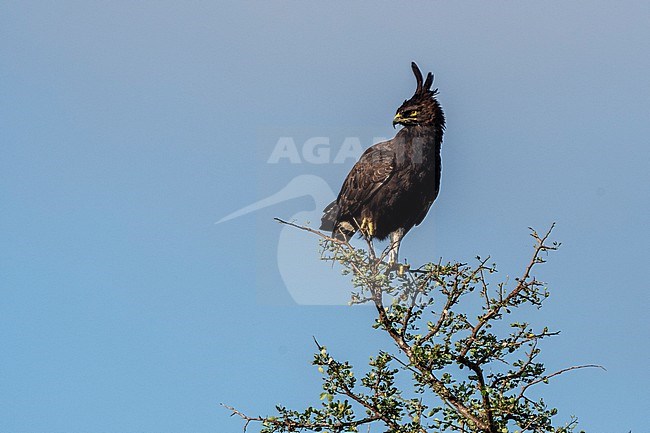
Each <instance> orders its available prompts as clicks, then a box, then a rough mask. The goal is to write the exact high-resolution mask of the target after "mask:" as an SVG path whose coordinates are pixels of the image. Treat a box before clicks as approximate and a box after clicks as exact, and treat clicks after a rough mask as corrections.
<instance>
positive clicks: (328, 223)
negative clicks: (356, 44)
mask: <svg viewBox="0 0 650 433" xmlns="http://www.w3.org/2000/svg"><path fill="white" fill-rule="evenodd" d="M411 69H412V70H413V74H414V75H415V80H416V83H417V87H416V89H415V94H414V95H413V96H412V97H411V98H410V99H407V100H405V101H404V103H402V105H401V106H400V107H399V108H398V109H397V112H396V113H395V117H394V119H393V127H395V125H398V124H399V125H402V126H403V128H402V129H400V130H399V131H398V132H397V134H396V135H395V137H394V138H393V139H391V140H388V141H384V142H381V143H377V144H375V145H373V146H372V147H370V148H368V149H367V150H366V151H365V152H364V153H363V154H362V155H361V158H359V161H357V163H356V164H355V165H354V166H353V167H352V170H350V173H348V175H347V177H346V178H345V181H344V182H343V186H342V187H341V191H340V192H339V194H338V197H337V198H336V200H335V201H333V202H332V203H331V204H329V205H328V206H327V207H326V208H325V209H324V211H323V217H322V218H321V226H320V228H321V230H326V231H331V232H332V236H333V237H335V238H336V239H340V240H346V241H347V240H349V239H350V238H351V237H352V236H353V235H354V234H355V233H357V232H359V233H360V234H361V235H362V236H364V237H366V238H367V239H369V240H372V239H379V240H384V239H386V238H388V237H389V236H390V247H389V258H388V263H389V264H390V265H393V266H394V265H396V264H397V261H398V253H399V246H400V242H401V240H402V238H403V237H404V235H405V234H406V233H407V232H408V231H409V230H411V228H413V226H416V225H419V224H420V223H421V222H422V220H424V217H425V216H426V215H427V212H428V211H429V208H430V207H431V205H432V204H433V202H434V200H435V199H436V197H438V192H439V191H440V177H441V173H442V164H441V158H440V148H441V145H442V136H443V134H444V131H445V115H444V112H443V110H442V107H441V106H440V103H439V102H438V100H437V99H436V95H438V89H433V90H432V89H431V85H432V84H433V74H432V73H431V72H429V73H428V74H427V77H426V79H425V80H424V82H423V80H422V72H420V68H418V66H417V65H416V64H415V62H412V63H411Z"/></svg>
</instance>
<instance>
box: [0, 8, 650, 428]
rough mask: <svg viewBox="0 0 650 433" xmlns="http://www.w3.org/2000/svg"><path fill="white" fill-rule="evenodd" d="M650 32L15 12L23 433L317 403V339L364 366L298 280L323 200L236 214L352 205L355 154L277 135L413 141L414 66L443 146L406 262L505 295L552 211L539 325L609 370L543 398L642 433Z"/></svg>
mask: <svg viewBox="0 0 650 433" xmlns="http://www.w3.org/2000/svg"><path fill="white" fill-rule="evenodd" d="M649 24H650V5H649V4H648V3H647V2H642V1H638V2H632V1H623V2H605V1H590V2H586V1H582V2H580V1H578V2H559V1H552V2H517V3H514V2H508V3H504V2H494V1H491V2H478V1H475V2H463V3H462V4H457V3H452V2H430V1H411V2H400V3H398V4H392V3H389V2H372V3H371V2H328V3H327V4H307V3H306V2H298V1H273V2H250V1H243V2H219V3H217V2H186V3H183V2H168V1H167V2H166V1H157V2H153V1H149V2H137V3H136V2H125V1H122V2H120V1H118V2H70V1H61V2H29V1H21V2H3V3H2V5H0V101H1V103H0V197H1V199H2V203H3V206H2V212H0V293H1V295H2V298H1V300H0V343H1V344H2V348H3V350H2V354H1V355H0V400H1V401H2V405H0V431H3V432H12V433H19V432H30V433H31V432H66V433H72V432H106V433H109V432H116V433H117V432H120V433H129V432H152V433H153V432H156V433H163V432H170V433H171V432H175V433H177V432H188V433H189V432H208V431H209V432H213V431H238V430H239V429H240V427H241V423H240V422H239V420H237V419H233V418H229V417H228V414H227V412H226V411H224V410H223V409H221V408H220V407H219V406H218V405H219V403H221V402H225V403H230V404H233V405H236V406H237V407H240V408H242V409H244V410H246V411H248V412H250V413H254V414H257V413H266V412H268V411H270V409H272V408H273V406H274V405H275V404H276V403H285V404H286V405H288V406H295V407H302V406H304V405H306V404H309V403H311V402H315V401H316V400H317V398H318V393H319V380H320V379H319V375H318V373H317V372H316V371H315V369H314V368H313V367H311V366H310V365H309V363H310V360H311V353H312V352H313V343H312V336H316V337H318V339H319V341H321V342H322V343H324V344H327V346H328V347H329V348H330V350H331V351H332V353H333V354H336V355H339V356H341V357H347V358H349V359H351V360H353V361H358V362H357V363H358V364H362V363H365V361H366V360H367V356H369V355H371V354H372V353H373V352H374V351H375V350H376V347H377V345H381V344H384V343H385V340H383V339H382V338H381V335H379V334H378V333H377V332H376V331H373V330H372V329H370V327H369V323H370V321H371V320H372V311H371V310H370V309H365V308H348V307H344V306H323V305H321V306H318V305H302V304H299V303H296V302H295V299H294V297H292V296H291V293H290V290H289V289H288V288H287V285H286V284H285V281H284V280H283V277H282V274H281V269H280V268H281V267H282V264H284V265H286V264H287V257H285V256H282V253H278V251H279V248H280V246H279V239H281V236H282V231H281V227H280V226H279V225H278V224H277V223H274V222H273V221H272V218H273V217H276V216H278V217H283V218H292V217H293V216H295V215H297V214H300V215H303V214H301V212H305V211H308V210H314V209H317V207H318V206H317V205H318V203H314V200H313V199H310V198H309V196H300V197H295V198H293V199H291V200H288V201H282V202H278V203H277V204H275V205H272V206H269V207H265V208H263V209H260V210H259V211H257V212H254V213H250V214H247V215H245V216H242V217H240V218H237V219H233V220H230V221H227V222H224V223H221V224H215V222H216V221H218V220H220V219H221V218H223V217H224V216H226V215H228V214H230V213H231V212H234V211H237V210H238V209H241V208H243V207H245V206H247V205H250V204H251V203H255V202H257V201H258V200H260V199H263V198H265V197H268V196H271V195H273V194H275V193H277V192H278V191H280V190H282V189H283V188H284V187H285V186H287V184H289V183H290V182H291V180H292V179H295V178H296V177H297V176H301V175H311V176H316V177H318V178H320V179H324V180H325V181H326V182H327V184H328V185H329V186H330V187H331V189H332V190H337V189H338V188H339V186H340V183H341V181H342V179H343V177H344V176H345V174H346V172H347V170H349V168H350V167H351V165H352V162H351V161H350V160H348V161H347V162H346V163H341V164H334V163H328V164H312V163H305V162H304V161H302V163H301V164H290V163H287V162H286V161H284V162H283V163H279V164H268V158H269V156H270V155H271V152H272V148H273V145H274V143H275V142H276V141H277V138H278V137H279V136H281V135H292V136H295V137H303V138H304V137H317V136H325V137H331V139H332V144H331V147H332V149H336V148H337V146H338V145H339V143H340V142H341V140H342V139H343V138H344V137H346V136H349V135H355V134H356V135H357V136H359V137H361V140H360V142H361V143H362V145H363V146H368V145H370V144H371V142H372V137H375V136H376V137H382V136H383V137H390V136H392V134H394V131H393V130H392V128H391V120H392V115H393V113H394V111H395V109H396V108H397V107H398V106H399V105H400V103H401V102H402V101H403V100H404V99H405V98H407V97H409V96H410V95H411V94H412V91H413V86H414V83H413V78H412V75H411V72H410V68H409V64H410V62H411V61H412V60H415V61H417V62H418V63H419V64H420V66H421V67H422V69H425V70H432V71H433V72H434V73H435V75H436V86H437V87H439V88H440V97H439V99H440V101H441V103H442V105H443V107H444V109H445V112H446V115H447V118H448V122H447V124H448V129H447V133H446V134H445V141H444V145H443V184H442V189H441V194H440V197H439V198H438V201H437V202H436V204H435V205H434V208H433V210H432V212H431V213H430V215H429V216H428V217H427V219H426V220H425V221H424V223H423V224H422V225H421V226H420V227H417V228H416V229H414V230H413V232H412V233H411V234H409V235H408V236H407V238H406V239H405V241H404V243H403V246H402V255H403V256H404V257H407V258H408V259H409V260H410V261H411V262H413V263H421V262H422V261H425V260H437V259H438V258H439V257H441V256H442V257H443V258H445V259H446V260H460V261H465V260H469V259H471V258H472V257H473V256H475V255H477V254H480V255H488V254H490V255H492V257H493V258H494V260H495V261H497V263H498V264H499V267H500V269H501V270H502V275H503V276H504V277H505V276H506V275H514V274H517V273H518V272H519V270H520V269H521V268H522V266H523V265H524V263H525V258H526V257H527V254H528V252H529V250H530V246H531V241H530V239H529V238H528V237H527V227H528V226H534V227H536V228H539V229H540V230H541V229H544V228H545V227H547V226H548V225H549V224H550V223H551V222H553V221H557V223H558V227H557V230H556V232H555V238H556V239H557V240H559V241H562V242H563V246H562V248H561V250H560V251H559V252H558V253H557V254H554V255H553V256H552V257H551V260H550V262H549V264H548V265H546V266H545V267H544V268H543V270H541V271H540V272H541V276H542V277H543V278H545V279H546V280H548V281H549V283H550V288H551V291H552V297H551V298H550V299H549V301H548V304H547V305H546V307H545V308H544V310H542V312H541V313H539V312H538V313H535V315H534V316H533V317H532V319H531V320H534V321H540V322H546V323H549V324H550V325H551V326H552V327H553V328H556V329H561V330H562V334H561V335H560V336H559V337H557V338H556V339H555V340H552V341H550V342H549V343H547V345H546V346H545V350H546V357H545V360H546V361H547V363H548V365H549V367H551V368H560V367H564V366H567V365H572V364H580V363H598V364H602V365H604V366H605V367H606V368H607V372H602V371H597V370H590V371H579V372H576V373H574V374H570V375H566V376H562V377H560V378H558V380H556V381H555V382H554V383H552V385H548V386H546V387H545V388H543V389H542V390H541V391H540V392H542V391H543V392H544V394H545V396H546V399H547V401H549V402H550V403H552V404H554V405H555V406H557V407H559V409H560V415H559V417H560V419H568V417H569V415H571V414H574V415H577V416H578V417H579V418H580V420H581V426H582V428H585V429H587V430H589V431H594V432H599V431H601V432H628V431H630V430H632V431H634V432H641V431H645V429H647V420H646V418H647V417H646V416H645V413H646V412H647V408H648V398H647V396H646V389H647V388H648V387H649V386H650V380H649V375H648V371H647V370H648V369H647V368H646V367H645V366H646V363H647V359H648V357H649V356H650V353H649V349H648V344H647V341H648V338H647V334H648V330H649V329H648V328H649V326H648V319H647V308H648V305H649V302H648V301H649V299H648V282H647V257H648V253H649V252H650V251H649V247H648V245H650V230H649V229H648V227H649V226H650V216H649V215H650V174H648V172H649V170H648V166H649V164H650V149H649V146H648V138H647V137H649V136H650V108H649V101H650V85H649V81H648V76H649V73H650V56H648V52H647V41H648V40H650V25H649ZM301 140H303V139H302V138H301V139H300V140H297V142H298V145H301V143H302V142H303V141H301ZM305 242H307V243H305ZM308 242H311V239H310V238H306V240H304V239H303V241H301V243H300V245H299V246H300V248H303V250H301V251H305V250H304V248H307V250H306V251H307V253H305V254H304V255H303V256H304V257H303V258H302V260H303V261H302V262H301V263H296V266H295V269H294V270H295V271H296V272H297V273H298V275H299V276H300V275H303V276H304V274H307V272H306V271H304V270H305V269H313V267H312V268H310V266H313V265H314V263H317V262H315V260H316V259H315V257H313V256H314V255H315V252H316V246H315V245H311V246H310V244H309V243H308ZM285 245H291V244H285ZM296 245H298V244H296ZM297 248H298V247H296V249H297ZM309 248H312V249H309ZM310 254H311V255H310ZM289 263H291V261H289ZM316 266H322V267H324V268H326V265H325V264H320V263H317V264H316ZM301 270H303V271H304V272H303V271H301ZM329 271H330V274H332V275H331V280H330V279H327V280H323V279H322V277H321V273H319V274H318V278H314V282H313V283H314V287H316V288H319V290H320V288H321V287H322V288H323V290H326V289H327V286H328V285H330V284H331V281H339V280H336V278H338V277H336V275H335V270H329ZM301 272H302V274H301ZM309 272H311V271H309ZM324 275H327V269H326V271H325V274H324ZM326 278H327V277H326ZM360 366H361V365H360Z"/></svg>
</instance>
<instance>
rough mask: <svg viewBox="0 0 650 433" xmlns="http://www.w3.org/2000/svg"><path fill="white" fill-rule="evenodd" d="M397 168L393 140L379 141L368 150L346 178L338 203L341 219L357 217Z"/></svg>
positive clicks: (339, 218)
mask: <svg viewBox="0 0 650 433" xmlns="http://www.w3.org/2000/svg"><path fill="white" fill-rule="evenodd" d="M394 172H395V152H394V150H393V149H392V146H391V143H390V142H389V141H388V142H383V143H378V144H376V145H374V146H372V147H370V148H369V149H368V150H366V151H365V152H364V153H363V155H361V158H359V161H357V163H356V164H355V165H354V167H352V170H350V173H349V174H348V176H347V177H346V178H345V182H343V186H342V187H341V192H340V193H339V195H338V197H337V199H336V204H337V205H338V208H339V209H338V218H337V219H338V220H339V221H341V220H342V219H345V218H346V217H347V218H350V217H354V215H356V214H357V212H358V211H359V209H360V208H361V207H362V206H363V205H364V204H366V203H367V202H368V201H369V200H370V199H371V198H372V197H373V196H374V195H375V194H376V193H377V191H379V189H380V188H381V187H382V185H384V184H385V183H386V182H387V181H388V180H389V179H390V178H391V176H392V175H393V173H394Z"/></svg>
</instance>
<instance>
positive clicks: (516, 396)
mask: <svg viewBox="0 0 650 433" xmlns="http://www.w3.org/2000/svg"><path fill="white" fill-rule="evenodd" d="M281 222H283V223H285V224H290V225H293V226H295V227H297V228H300V229H302V230H306V231H309V232H312V233H315V234H317V235H318V236H320V237H321V238H322V245H323V258H324V259H325V260H330V261H336V262H339V263H340V264H341V265H342V266H343V268H344V272H346V273H349V274H351V276H352V282H353V285H354V292H353V293H352V300H351V304H365V303H370V304H373V305H374V307H375V308H376V311H377V318H376V323H375V324H374V328H376V329H379V330H381V331H383V332H385V333H387V334H388V336H389V337H390V339H391V340H392V342H393V343H394V346H395V350H394V351H392V353H389V352H385V351H380V352H379V353H378V354H377V355H376V356H374V357H371V361H370V364H369V367H370V368H369V370H368V371H367V372H366V373H365V374H359V373H357V372H356V370H354V369H353V367H352V365H350V363H349V362H347V361H341V360H337V359H335V358H334V357H333V356H332V355H331V354H330V352H329V351H328V350H327V348H326V347H325V346H322V345H320V344H319V343H318V342H316V345H317V348H318V352H317V353H316V354H315V356H314V360H313V364H314V365H315V366H317V367H318V371H319V372H320V373H322V374H323V392H322V393H321V396H320V399H321V401H322V403H321V404H320V405H319V406H310V407H308V408H307V409H305V410H303V411H296V410H291V409H287V408H285V407H283V406H276V410H277V414H276V415H274V416H249V415H247V414H245V413H244V412H241V411H240V410H238V409H235V408H232V407H230V406H225V407H226V408H228V409H229V410H231V411H232V414H233V415H238V416H240V417H241V418H242V419H243V420H244V431H246V428H247V427H248V426H249V424H250V423H251V422H254V423H260V424H261V429H260V432H262V433H274V432H298V431H315V432H321V431H322V432H357V431H359V429H360V428H361V427H362V426H363V427H364V430H366V429H367V430H368V431H377V428H379V430H382V431H386V432H390V433H411V432H412V433H427V432H467V433H469V432H485V433H507V432H517V431H518V432H556V433H563V432H570V431H573V430H574V429H575V427H576V424H577V421H576V419H575V418H572V419H571V421H570V422H568V423H566V424H563V425H561V426H555V425H554V424H553V416H554V415H555V414H556V413H557V410H556V409H555V408H551V407H549V406H547V404H546V403H545V402H544V400H543V399H535V398H532V397H530V396H529V390H530V389H531V387H533V386H534V385H536V384H539V383H547V382H548V380H549V379H551V378H552V377H554V376H557V375H559V374H562V373H564V372H567V371H569V370H574V369H578V368H584V367H597V366H595V365H581V366H574V367H568V368H565V369H562V370H559V371H555V372H552V373H549V372H547V371H546V369H545V367H544V364H542V363H541V362H539V360H538V356H539V354H540V349H539V347H538V343H539V342H540V340H543V339H546V338H548V337H551V336H554V335H557V334H558V332H552V331H549V330H548V328H546V327H544V328H543V329H541V330H540V329H533V327H532V326H530V325H529V323H527V322H519V321H513V322H512V323H508V321H506V320H505V319H506V318H508V317H513V314H514V311H515V310H516V309H520V308H522V307H536V308H540V307H541V306H542V302H543V301H544V299H546V298H547V297H548V295H549V293H548V291H547V289H546V286H545V285H544V283H542V282H541V281H539V280H537V279H536V278H535V277H534V276H533V274H532V271H533V268H534V267H535V266H536V265H538V264H541V263H543V262H544V261H545V254H546V253H547V252H548V251H553V250H556V249H557V248H558V246H559V244H557V243H555V242H553V243H549V241H548V238H549V235H550V233H551V230H552V229H553V227H552V226H551V228H550V229H549V230H548V232H547V233H546V234H544V235H542V236H540V235H538V234H537V232H535V231H534V230H532V229H531V235H532V237H533V238H534V240H535V247H534V249H533V254H532V258H531V259H530V261H529V263H528V265H527V266H526V268H525V269H524V271H523V274H522V275H521V276H520V277H519V278H516V279H515V280H514V281H512V282H511V283H507V282H500V283H492V282H491V280H492V278H491V276H492V274H494V273H495V272H496V268H495V266H494V265H492V264H488V259H481V258H480V257H477V264H476V265H474V266H470V265H467V264H463V263H446V264H442V263H437V264H436V263H429V264H426V265H424V266H422V267H421V268H419V269H417V270H412V271H409V270H407V271H406V272H404V271H403V270H402V271H400V270H397V271H396V270H394V269H391V268H389V267H388V265H387V264H386V263H385V262H384V260H383V259H384V258H385V257H384V255H385V252H384V253H383V254H381V255H379V256H376V255H375V252H374V249H373V248H372V245H371V244H370V243H369V245H368V247H369V248H368V249H367V250H365V249H363V248H354V247H352V246H351V245H350V244H349V243H347V242H344V241H339V240H336V239H333V238H331V237H329V236H327V235H324V234H323V233H320V232H318V231H315V230H312V229H310V228H307V227H302V226H297V225H295V224H292V223H287V222H285V221H281ZM471 296H475V297H478V298H480V304H481V305H482V306H481V308H480V310H478V309H477V312H476V313H475V314H473V315H472V314H470V313H469V312H468V311H467V310H463V309H460V308H459V303H460V301H461V299H462V298H469V297H471ZM476 302H478V301H476V300H475V303H476ZM404 377H405V378H406V380H405V379H404ZM405 383H410V385H409V386H408V387H405V386H404V384H405ZM373 426H377V427H374V428H373Z"/></svg>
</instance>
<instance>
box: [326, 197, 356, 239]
mask: <svg viewBox="0 0 650 433" xmlns="http://www.w3.org/2000/svg"><path fill="white" fill-rule="evenodd" d="M320 229H321V230H325V231H328V232H332V236H333V237H334V238H335V239H339V240H342V241H348V240H350V238H351V237H352V236H353V235H354V234H355V233H356V229H355V228H354V226H353V225H352V224H350V223H349V222H347V221H340V220H339V205H338V204H337V203H336V201H333V202H332V203H330V204H329V205H328V206H327V207H326V208H325V209H324V210H323V217H322V218H321V220H320Z"/></svg>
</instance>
